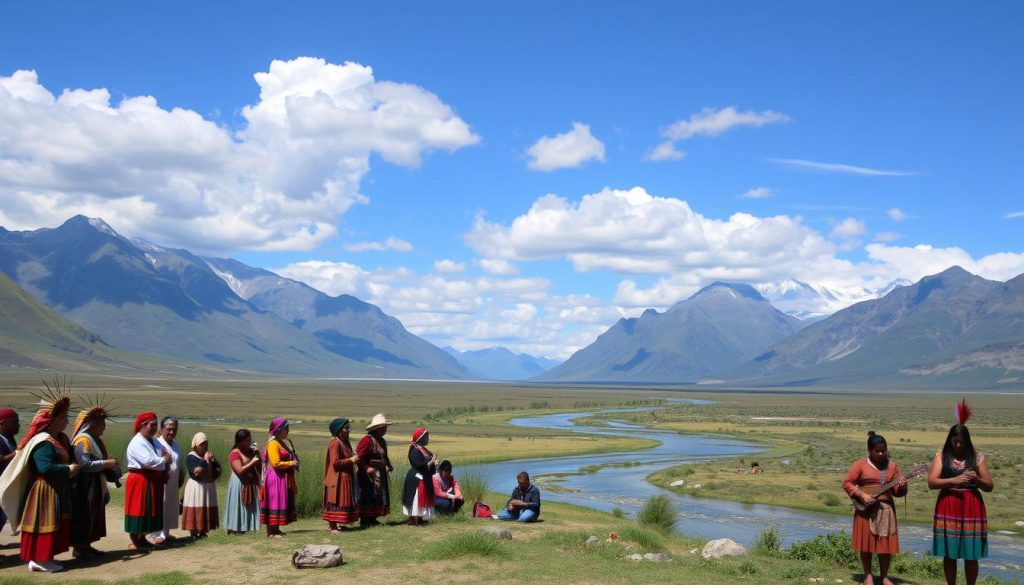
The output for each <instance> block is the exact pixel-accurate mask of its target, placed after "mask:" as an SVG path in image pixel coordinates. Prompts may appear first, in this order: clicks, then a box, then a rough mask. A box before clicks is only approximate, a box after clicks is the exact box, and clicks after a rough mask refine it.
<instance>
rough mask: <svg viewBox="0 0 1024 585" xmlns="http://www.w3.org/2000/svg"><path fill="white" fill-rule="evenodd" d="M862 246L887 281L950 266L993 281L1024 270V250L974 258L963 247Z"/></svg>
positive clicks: (1007, 277)
mask: <svg viewBox="0 0 1024 585" xmlns="http://www.w3.org/2000/svg"><path fill="white" fill-rule="evenodd" d="M865 249H866V250H867V252H868V256H869V257H870V258H871V259H872V260H875V261H877V262H878V263H880V265H878V266H875V267H874V268H873V269H874V270H875V271H877V272H880V273H884V274H887V275H888V276H890V277H891V278H890V280H894V279H895V278H905V279H907V280H910V281H913V282H916V281H917V280H919V279H921V278H922V277H924V276H928V275H929V274H936V273H938V272H942V271H943V270H946V269H947V268H949V267H950V266H960V267H961V268H963V269H964V270H967V271H968V272H971V273H974V274H977V275H978V276H983V277H985V278H989V279H992V280H1008V279H1010V278H1013V277H1015V276H1018V275H1019V274H1021V273H1024V253H1013V252H999V253H996V254H989V255H988V256H983V257H981V258H978V259H974V258H973V257H972V256H971V255H970V254H969V253H968V252H967V251H966V250H964V249H962V248H958V247H949V248H935V247H933V246H929V245H926V244H921V245H917V246H886V245H884V244H868V245H867V246H865Z"/></svg>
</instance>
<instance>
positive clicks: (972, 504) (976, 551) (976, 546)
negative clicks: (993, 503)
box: [932, 489, 988, 561]
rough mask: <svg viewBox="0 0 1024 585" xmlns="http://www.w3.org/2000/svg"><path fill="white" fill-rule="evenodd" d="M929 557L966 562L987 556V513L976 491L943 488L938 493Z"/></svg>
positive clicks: (983, 502)
mask: <svg viewBox="0 0 1024 585" xmlns="http://www.w3.org/2000/svg"><path fill="white" fill-rule="evenodd" d="M932 556H934V557H947V558H951V559H965V560H968V561H976V560H978V559H983V558H985V557H987V556H988V512H987V511H986V510H985V501H984V500H982V499H981V494H980V493H979V492H978V491H977V490H957V489H945V490H942V492H941V493H940V494H939V499H938V501H936V502H935V520H934V523H933V527H932Z"/></svg>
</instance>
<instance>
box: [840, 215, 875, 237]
mask: <svg viewBox="0 0 1024 585" xmlns="http://www.w3.org/2000/svg"><path fill="white" fill-rule="evenodd" d="M867 231H868V228H867V226H866V225H864V222H863V221H861V220H859V219H854V218H852V217H848V218H846V219H844V220H843V221H841V222H839V223H838V224H836V226H835V227H834V228H832V237H835V238H855V237H857V236H863V235H864V234H866V233H867Z"/></svg>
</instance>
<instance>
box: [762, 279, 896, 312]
mask: <svg viewBox="0 0 1024 585" xmlns="http://www.w3.org/2000/svg"><path fill="white" fill-rule="evenodd" d="M910 284H913V283H911V282H910V281H907V280H903V279H899V280H894V281H892V282H890V283H889V284H887V285H885V286H883V287H881V288H877V289H871V288H867V287H838V286H823V285H819V284H810V283H807V282H804V281H802V280H796V279H794V278H789V279H786V280H778V281H775V282H762V283H760V284H755V285H754V288H755V289H757V291H758V292H759V293H761V295H762V296H764V297H765V298H766V299H768V301H769V302H771V304H772V305H774V306H775V307H776V308H777V309H779V310H780V311H782V312H783V313H786V314H789V315H792V316H794V317H798V318H800V319H805V320H807V319H809V320H817V319H821V318H823V317H827V316H829V315H831V314H833V313H835V312H836V311H840V310H842V309H845V308H846V307H849V306H850V305H855V304H857V303H859V302H861V301H870V300H874V299H877V298H881V297H883V296H885V295H887V294H889V293H890V292H892V290H893V289H896V288H898V287H901V286H908V285H910Z"/></svg>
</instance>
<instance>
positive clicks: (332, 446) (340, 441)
mask: <svg viewBox="0 0 1024 585" xmlns="http://www.w3.org/2000/svg"><path fill="white" fill-rule="evenodd" d="M328 427H329V428H330V430H331V440H330V442H329V443H327V459H326V461H324V498H323V512H322V513H321V514H320V517H321V518H323V519H324V520H326V521H327V524H328V526H329V527H330V530H331V534H341V527H340V525H341V524H348V523H349V522H356V521H358V520H359V485H358V483H357V482H356V470H357V469H358V467H359V456H358V455H356V452H355V449H353V448H352V443H350V442H349V438H348V437H349V433H350V432H351V430H352V426H351V425H350V424H349V421H348V419H347V418H336V419H334V420H332V421H331V424H330V425H328Z"/></svg>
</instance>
